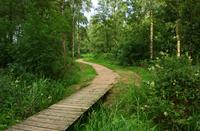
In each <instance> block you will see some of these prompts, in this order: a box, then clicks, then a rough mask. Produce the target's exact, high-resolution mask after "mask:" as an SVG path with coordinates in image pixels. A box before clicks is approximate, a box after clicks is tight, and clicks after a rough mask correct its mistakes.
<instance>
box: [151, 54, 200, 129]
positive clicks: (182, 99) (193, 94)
mask: <svg viewBox="0 0 200 131" xmlns="http://www.w3.org/2000/svg"><path fill="white" fill-rule="evenodd" d="M155 69H156V74H157V75H156V78H155V87H156V88H155V92H156V95H157V96H158V97H159V98H160V99H161V100H164V101H167V102H168V105H169V106H170V107H171V108H170V112H171V113H169V114H168V115H169V116H168V117H167V118H163V119H162V118H161V119H162V121H163V122H164V123H163V124H165V126H168V128H169V127H176V130H188V129H191V130H197V129H198V130H199V129H200V125H198V122H199V118H200V115H197V114H199V113H200V103H199V101H200V87H199V85H200V70H199V67H197V66H193V65H191V62H190V61H189V60H188V58H180V59H177V58H173V57H168V56H164V57H163V58H162V59H159V60H157V61H156V64H155Z"/></svg>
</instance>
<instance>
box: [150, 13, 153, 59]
mask: <svg viewBox="0 0 200 131" xmlns="http://www.w3.org/2000/svg"><path fill="white" fill-rule="evenodd" d="M150 19H151V23H150V58H151V59H153V36H154V23H153V12H152V11H150Z"/></svg>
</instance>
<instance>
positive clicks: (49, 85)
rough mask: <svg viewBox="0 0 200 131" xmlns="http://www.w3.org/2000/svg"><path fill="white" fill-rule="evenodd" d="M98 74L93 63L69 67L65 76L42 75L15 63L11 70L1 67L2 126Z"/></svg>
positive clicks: (16, 120) (39, 107)
mask: <svg viewBox="0 0 200 131" xmlns="http://www.w3.org/2000/svg"><path fill="white" fill-rule="evenodd" d="M17 69H20V68H19V67H17ZM18 73H19V74H20V75H19V74H18ZM95 76H96V72H95V71H94V69H93V68H92V67H91V66H88V65H82V64H80V65H76V66H75V67H74V68H72V71H68V74H67V76H66V79H63V80H61V79H60V80H52V79H49V78H45V77H39V76H36V75H33V74H31V73H27V72H23V68H22V69H21V70H20V71H19V72H16V71H15V69H14V67H13V66H12V67H10V71H6V70H0V94H1V95H0V112H1V114H0V121H1V123H0V130H3V129H5V128H7V127H8V126H10V125H13V124H15V123H17V122H19V121H21V120H23V119H25V118H27V117H29V116H31V115H33V114H35V113H37V112H39V111H41V110H42V109H45V108H47V107H48V106H50V105H51V104H53V103H55V102H57V101H59V100H61V99H62V98H63V97H66V96H68V95H70V94H71V93H73V92H74V91H75V88H72V86H71V85H73V84H78V83H80V84H83V82H88V81H90V80H91V79H93V78H94V77H95Z"/></svg>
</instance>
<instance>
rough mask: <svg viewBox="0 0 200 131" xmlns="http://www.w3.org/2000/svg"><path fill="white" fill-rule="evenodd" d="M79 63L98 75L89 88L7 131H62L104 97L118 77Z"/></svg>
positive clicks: (108, 71) (100, 67)
mask: <svg viewBox="0 0 200 131" xmlns="http://www.w3.org/2000/svg"><path fill="white" fill-rule="evenodd" d="M79 62H82V63H85V64H89V65H91V66H93V68H94V69H95V70H96V72H97V74H98V75H97V76H96V78H95V79H94V80H93V81H92V82H91V84H90V85H89V86H87V87H85V88H83V89H81V90H80V91H78V92H76V93H74V94H72V95H71V96H69V97H67V98H65V99H63V100H61V101H60V102H58V103H56V104H54V105H52V106H50V107H49V108H47V109H45V110H43V111H41V112H39V113H37V114H35V115H33V116H31V117H29V118H28V119H26V120H25V121H23V122H21V123H19V124H17V125H14V126H13V127H11V128H10V129H8V130H7V131H64V130H66V129H68V128H69V127H70V126H71V125H72V124H73V123H74V122H75V121H76V120H78V119H79V118H80V116H81V115H83V114H84V112H86V111H87V110H88V109H89V108H90V107H91V106H92V105H94V104H95V103H96V102H97V101H98V100H99V99H100V98H101V97H102V96H104V95H105V94H106V92H108V91H109V90H110V88H111V87H112V84H114V83H115V82H116V78H117V77H118V75H117V74H116V73H114V72H113V71H112V70H110V69H108V68H106V67H104V66H101V65H98V64H93V63H88V62H84V61H82V60H79Z"/></svg>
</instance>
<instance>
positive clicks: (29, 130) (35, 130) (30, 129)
mask: <svg viewBox="0 0 200 131" xmlns="http://www.w3.org/2000/svg"><path fill="white" fill-rule="evenodd" d="M11 130H13V131H15V130H21V131H23V130H24V131H58V130H55V129H48V128H41V127H35V126H29V125H22V124H20V125H17V126H15V127H13V129H11Z"/></svg>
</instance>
